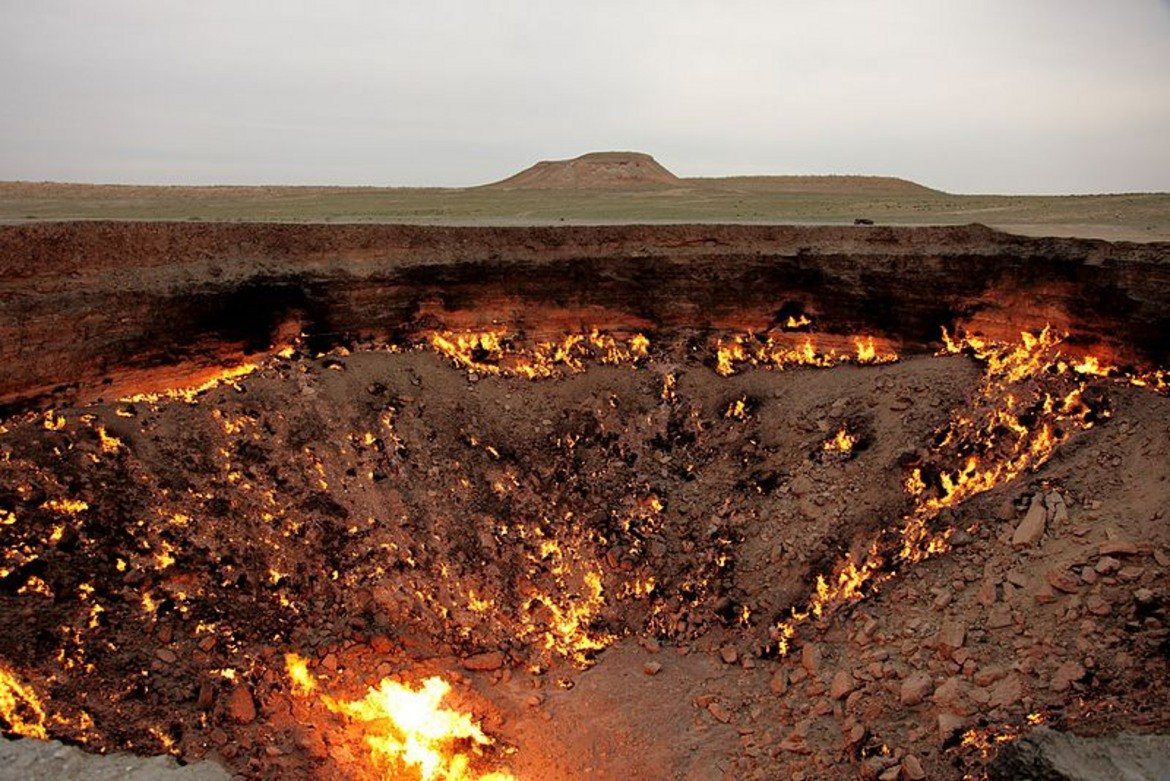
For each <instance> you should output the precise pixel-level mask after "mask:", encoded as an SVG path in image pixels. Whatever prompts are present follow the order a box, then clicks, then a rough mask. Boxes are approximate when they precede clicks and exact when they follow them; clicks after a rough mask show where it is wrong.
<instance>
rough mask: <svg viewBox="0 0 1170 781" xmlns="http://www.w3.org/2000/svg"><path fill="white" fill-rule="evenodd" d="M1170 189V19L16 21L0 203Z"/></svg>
mask: <svg viewBox="0 0 1170 781" xmlns="http://www.w3.org/2000/svg"><path fill="white" fill-rule="evenodd" d="M608 149H630V150H638V151H644V152H649V153H650V154H653V155H654V156H655V157H657V158H658V160H659V161H660V162H662V163H663V164H664V165H665V166H667V167H668V168H670V169H671V170H673V171H674V172H675V173H677V174H679V175H682V176H697V175H720V174H766V173H774V174H784V173H836V174H846V173H859V174H890V175H896V176H903V177H907V178H910V179H914V180H917V181H920V182H922V183H924V184H927V185H930V186H933V187H939V188H942V189H946V190H950V191H953V192H1012V193H1025V192H1045V193H1064V192H1119V191H1150V190H1157V191H1166V190H1170V0H1111V1H1110V2H1102V0H770V1H768V0H761V1H759V2H752V1H749V0H662V1H661V2H660V1H658V0H589V1H587V2H571V1H570V0H558V1H556V2H554V1H553V0H545V1H544V2H541V1H540V0H512V1H511V2H503V1H501V0H417V1H416V2H403V1H400V0H332V2H324V0H321V1H320V2H307V1H306V0H182V1H180V0H102V2H96V1H95V0H0V179H5V180H9V179H31V180H58V181H92V182H135V183H177V184H212V183H275V184H286V183H287V184H375V185H428V184H430V185H469V184H479V183H483V182H486V181H490V180H495V179H500V178H503V177H505V176H507V175H509V174H511V173H513V172H515V171H517V170H519V169H520V168H523V167H525V166H527V165H530V164H531V163H533V162H535V161H537V160H539V159H548V158H563V157H572V156H575V155H578V154H581V153H584V152H588V151H600V150H608Z"/></svg>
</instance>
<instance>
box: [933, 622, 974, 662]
mask: <svg viewBox="0 0 1170 781" xmlns="http://www.w3.org/2000/svg"><path fill="white" fill-rule="evenodd" d="M966 638H967V627H965V626H963V625H962V624H960V623H958V622H955V621H944V622H943V623H942V626H940V627H939V630H938V635H937V636H936V637H935V641H934V642H935V645H936V646H937V647H938V649H939V650H940V651H942V653H943V655H944V656H950V655H951V654H952V653H953V652H954V651H955V650H956V649H959V648H962V647H963V642H964V641H965V640H966Z"/></svg>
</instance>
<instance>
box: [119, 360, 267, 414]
mask: <svg viewBox="0 0 1170 781" xmlns="http://www.w3.org/2000/svg"><path fill="white" fill-rule="evenodd" d="M259 368H260V365H259V364H256V363H243V364H240V365H239V366H233V367H231V368H228V369H221V370H218V371H216V372H215V373H214V374H213V375H212V376H211V377H209V378H208V379H206V380H204V381H203V382H200V383H197V384H195V385H190V386H187V387H183V388H168V389H166V390H161V391H151V392H148V393H135V394H133V395H131V396H125V397H123V398H121V399H119V401H122V402H124V403H127V404H134V403H140V402H141V403H147V404H153V403H155V402H157V401H161V400H163V399H177V400H181V401H185V402H187V403H188V404H193V403H194V402H195V399H196V398H197V397H198V396H199V394H201V393H205V392H206V391H209V390H211V389H213V388H217V387H219V386H220V385H224V384H227V385H232V386H235V381H236V380H239V379H241V378H243V377H246V376H248V375H249V374H251V373H252V372H254V371H256V370H257V369H259Z"/></svg>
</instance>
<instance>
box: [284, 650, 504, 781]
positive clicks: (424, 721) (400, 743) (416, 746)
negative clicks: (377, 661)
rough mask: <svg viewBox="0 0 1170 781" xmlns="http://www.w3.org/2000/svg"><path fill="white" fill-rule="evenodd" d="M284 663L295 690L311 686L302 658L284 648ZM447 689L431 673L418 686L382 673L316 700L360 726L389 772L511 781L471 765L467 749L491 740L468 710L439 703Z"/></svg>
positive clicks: (446, 779) (437, 779) (436, 779)
mask: <svg viewBox="0 0 1170 781" xmlns="http://www.w3.org/2000/svg"><path fill="white" fill-rule="evenodd" d="M285 664H286V667H287V670H288V675H289V679H290V680H291V681H292V686H293V691H294V692H295V693H296V694H297V695H299V696H302V697H303V696H308V695H309V694H311V693H312V692H313V691H314V690H315V689H316V688H317V682H316V681H315V680H314V678H313V676H312V674H311V673H310V672H309V670H308V665H307V663H306V662H305V660H304V659H302V658H301V657H299V656H297V655H296V654H288V655H286V656H285ZM450 691H451V686H450V684H448V683H447V682H446V681H444V680H443V679H442V678H439V677H437V676H432V677H429V678H426V679H425V680H423V682H422V684H421V685H420V686H419V687H418V688H413V687H411V686H410V685H408V684H403V683H399V682H398V681H395V680H392V679H390V678H383V679H382V681H381V683H379V684H378V685H377V686H373V687H370V689H369V691H367V692H366V696H365V697H363V698H362V699H360V700H339V699H336V698H334V697H332V696H330V695H328V694H324V695H321V702H322V703H323V704H324V705H325V706H326V707H327V708H328V709H329V710H330V711H332V712H334V713H337V714H340V715H343V716H347V717H349V718H350V719H352V720H353V722H354V723H356V724H358V725H359V726H361V727H362V729H363V730H364V731H365V742H366V745H367V747H369V749H370V759H371V761H372V762H373V764H374V766H375V767H376V768H377V769H378V770H379V771H380V772H384V773H387V774H388V775H387V777H389V778H400V777H403V776H402V774H403V773H409V774H410V776H409V777H411V778H415V777H417V778H418V779H420V781H515V777H514V776H512V775H511V774H510V773H506V772H501V771H496V772H490V773H486V774H484V773H478V772H476V771H474V770H472V769H471V763H472V758H473V754H474V753H476V752H477V751H478V750H479V749H481V748H482V747H484V746H490V745H491V744H492V743H493V741H492V739H491V738H489V737H488V736H487V735H486V734H484V732H483V730H482V729H481V728H480V727H479V725H478V724H476V723H475V721H474V720H473V719H472V717H471V716H470V715H469V714H467V713H460V712H458V711H454V710H450V709H448V708H445V707H443V704H442V702H443V699H444V698H445V697H446V696H447V694H448V693H450ZM461 745H465V746H469V747H470V752H471V753H469V751H468V750H464V749H462V748H461V747H460V746H461Z"/></svg>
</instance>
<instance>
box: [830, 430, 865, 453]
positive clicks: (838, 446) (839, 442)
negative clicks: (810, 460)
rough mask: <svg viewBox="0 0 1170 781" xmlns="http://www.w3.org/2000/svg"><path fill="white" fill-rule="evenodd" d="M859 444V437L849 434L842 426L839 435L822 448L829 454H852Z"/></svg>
mask: <svg viewBox="0 0 1170 781" xmlns="http://www.w3.org/2000/svg"><path fill="white" fill-rule="evenodd" d="M856 444H857V437H855V436H853V435H852V434H850V433H849V429H847V428H846V427H844V426H842V427H841V429H840V431H838V432H837V435H836V436H834V437H833V438H832V439H830V440H828V441H827V442H825V444H824V445H822V448H823V449H824V450H825V452H827V453H851V452H852V451H853V447H854V446H855V445H856Z"/></svg>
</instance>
